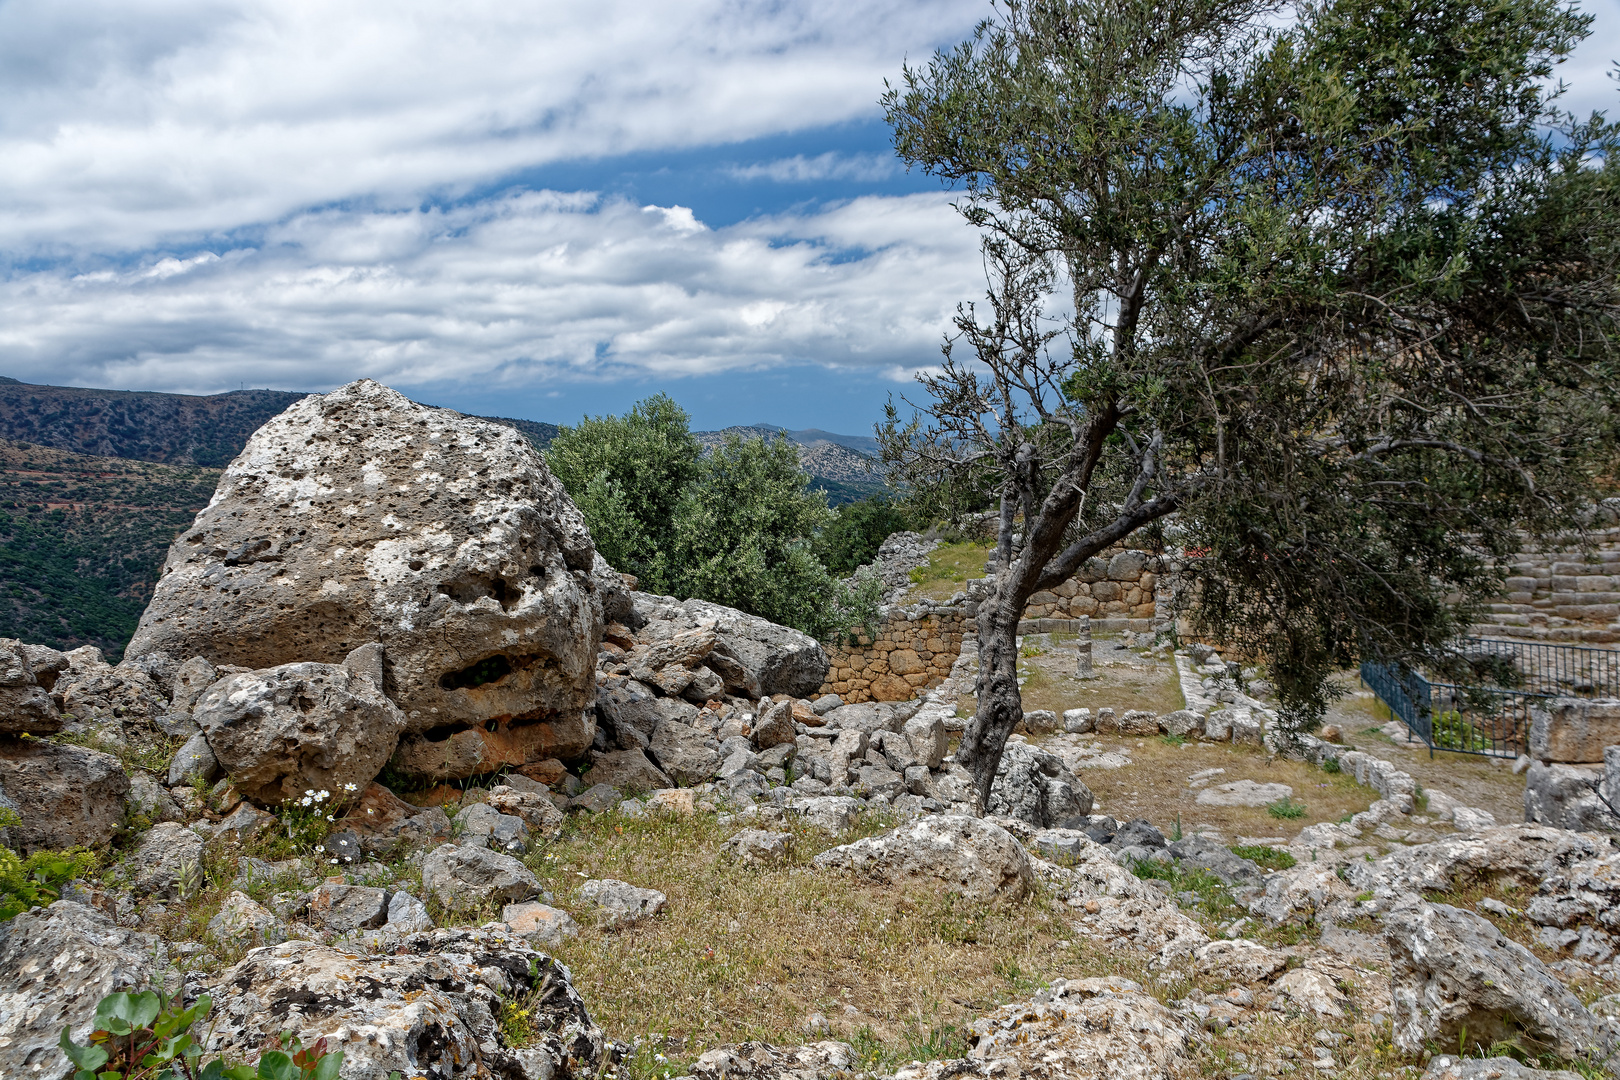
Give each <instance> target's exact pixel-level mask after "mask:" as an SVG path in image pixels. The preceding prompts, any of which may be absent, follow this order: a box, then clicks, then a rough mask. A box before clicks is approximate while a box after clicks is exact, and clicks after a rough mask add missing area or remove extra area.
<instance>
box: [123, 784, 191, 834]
mask: <svg viewBox="0 0 1620 1080" xmlns="http://www.w3.org/2000/svg"><path fill="white" fill-rule="evenodd" d="M124 803H125V805H126V806H128V807H129V813H130V816H131V817H132V818H145V819H146V820H147V821H150V822H159V821H184V820H185V815H184V814H183V813H181V812H180V807H178V806H176V805H175V802H174V796H172V795H170V794H169V793H168V791H166V790H165V789H164V787H163V785H162V784H160V783H158V782H157V781H156V780H154V779H152V778H151V776H149V775H147V774H146V773H144V772H138V773H136V774H135V775H134V776H131V777H130V778H129V794H127V795H126V796H125V797H124Z"/></svg>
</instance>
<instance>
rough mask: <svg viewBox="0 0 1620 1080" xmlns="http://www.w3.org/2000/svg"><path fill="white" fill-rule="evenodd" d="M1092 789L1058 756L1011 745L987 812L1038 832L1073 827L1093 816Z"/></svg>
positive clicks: (1002, 757) (1037, 749)
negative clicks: (1018, 821) (1011, 819)
mask: <svg viewBox="0 0 1620 1080" xmlns="http://www.w3.org/2000/svg"><path fill="white" fill-rule="evenodd" d="M1091 804H1092V795H1091V789H1090V788H1088V787H1086V785H1085V782H1084V781H1082V780H1081V779H1080V778H1079V777H1078V776H1075V775H1074V773H1073V772H1071V771H1070V770H1069V767H1068V766H1067V765H1065V764H1063V759H1062V758H1060V757H1058V756H1057V755H1056V754H1053V753H1050V752H1048V751H1046V750H1042V749H1041V748H1040V747H1037V746H1031V745H1029V744H1028V743H1018V742H1009V743H1008V744H1007V748H1006V750H1005V751H1003V752H1002V755H1001V767H1000V768H999V769H998V770H997V771H996V779H995V783H994V784H993V785H991V788H990V800H989V802H988V804H987V805H986V809H987V810H988V811H989V812H990V813H992V814H998V815H1004V816H1006V817H1012V818H1017V819H1018V820H1020V821H1027V822H1029V823H1030V824H1031V825H1033V826H1035V827H1036V828H1037V829H1052V828H1072V827H1074V826H1075V824H1076V823H1077V822H1078V823H1081V824H1083V823H1084V820H1085V818H1086V817H1087V816H1088V815H1089V814H1090V813H1091Z"/></svg>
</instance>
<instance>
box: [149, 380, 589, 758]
mask: <svg viewBox="0 0 1620 1080" xmlns="http://www.w3.org/2000/svg"><path fill="white" fill-rule="evenodd" d="M594 560H595V551H594V548H593V546H592V543H591V537H590V533H589V532H588V531H587V530H586V527H585V522H584V519H583V518H582V517H581V516H580V513H579V511H578V510H577V509H576V508H575V507H574V505H573V503H572V502H570V501H569V499H568V496H567V495H566V494H564V492H563V489H562V485H561V484H560V483H559V482H558V481H557V480H556V479H555V478H554V477H553V476H552V475H551V473H550V472H549V470H548V469H547V468H546V465H545V461H544V459H542V458H541V456H540V454H539V453H538V452H537V451H536V450H535V449H534V447H533V445H532V444H530V443H529V441H528V440H527V439H526V438H525V437H524V436H523V435H522V434H520V433H518V432H516V431H514V430H512V429H510V428H506V427H503V426H501V425H499V424H493V423H489V422H486V421H481V420H474V419H470V418H468V417H465V416H462V415H460V414H458V413H454V412H450V411H448V410H444V409H433V408H428V407H427V406H424V405H418V404H416V403H415V402H412V401H410V400H408V399H406V398H405V397H404V396H402V395H400V394H398V393H396V392H395V391H393V390H390V389H389V388H388V387H386V386H383V385H381V384H380V383H376V382H373V381H371V380H369V379H362V380H360V381H358V382H354V383H350V384H349V385H347V386H344V387H342V388H340V389H338V390H334V391H333V392H332V393H330V394H324V395H315V396H311V397H308V398H305V399H303V400H302V401H300V402H298V403H297V404H295V405H293V406H292V407H291V408H289V409H288V410H287V411H286V412H284V413H282V414H281V415H280V416H277V417H276V418H274V419H273V420H271V421H270V422H269V423H267V424H265V426H264V427H262V428H260V429H259V431H258V432H257V433H255V434H254V435H253V437H252V438H251V439H250V440H249V441H248V444H247V446H246V447H245V448H244V449H243V451H242V453H241V455H240V456H239V457H237V459H236V460H235V461H233V462H232V463H231V464H230V466H229V468H227V469H226V470H225V474H224V476H223V477H222V478H221V480H220V484H219V488H218V489H217V490H216V491H215V493H214V498H213V501H212V502H211V503H210V504H209V505H208V508H207V509H205V510H204V511H203V512H202V513H200V514H198V515H197V520H196V522H195V523H194V524H193V525H192V527H191V528H190V529H189V530H187V531H186V532H185V533H184V534H182V535H181V536H180V538H179V539H177V540H176V541H175V542H174V544H173V546H172V547H171V548H170V549H169V558H168V561H167V563H166V564H165V566H164V572H163V577H162V579H161V580H160V581H159V583H158V585H157V588H156V590H155V593H154V596H153V599H152V602H151V604H150V605H149V606H148V607H147V609H146V613H145V614H144V615H143V616H142V618H141V623H140V627H139V629H138V630H137V631H136V633H135V638H134V640H133V641H131V643H130V646H129V650H128V655H129V656H131V657H139V656H143V655H145V654H148V653H153V652H159V651H161V652H166V653H168V654H169V655H170V656H173V657H190V656H199V655H200V656H204V657H207V658H208V659H209V660H210V661H212V662H213V663H215V664H220V665H240V666H243V667H248V668H256V669H262V668H269V667H274V666H276V665H280V664H287V663H295V662H303V661H316V662H321V663H329V664H337V663H341V662H342V661H343V659H344V658H345V657H346V656H347V655H348V654H349V653H350V652H352V651H353V650H354V649H356V648H357V647H359V646H361V645H366V644H370V643H374V642H375V643H380V644H381V645H382V647H383V648H382V653H383V665H384V687H385V689H386V692H387V694H388V696H389V697H391V698H392V699H393V700H394V701H395V702H396V703H397V704H398V705H399V707H400V708H401V709H402V710H403V711H404V713H405V717H406V724H405V729H404V733H403V735H402V737H401V740H400V744H399V749H398V751H397V753H396V755H395V759H394V760H395V765H396V767H400V768H403V769H405V770H406V771H409V772H413V773H418V774H422V775H427V776H436V777H446V778H447V777H458V776H469V775H473V774H476V773H482V772H489V771H492V770H494V769H496V768H499V767H500V766H502V765H522V764H524V763H527V762H533V761H539V760H543V759H545V758H552V757H556V758H564V759H567V758H571V757H576V756H578V755H579V754H581V753H583V752H584V750H585V749H586V747H588V746H589V745H590V742H591V738H592V735H593V734H594V721H593V720H592V719H591V713H590V711H589V710H590V709H591V707H592V705H593V702H594V697H595V690H594V684H593V667H594V663H595V656H596V650H597V646H598V644H599V642H600V639H601V634H602V603H601V597H600V591H599V588H598V585H597V583H596V582H595V581H594V580H593V578H592V575H591V570H592V564H593V562H594Z"/></svg>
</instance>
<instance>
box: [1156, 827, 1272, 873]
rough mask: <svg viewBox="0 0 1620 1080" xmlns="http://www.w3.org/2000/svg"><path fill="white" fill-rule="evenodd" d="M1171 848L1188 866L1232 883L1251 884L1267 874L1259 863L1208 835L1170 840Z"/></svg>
mask: <svg viewBox="0 0 1620 1080" xmlns="http://www.w3.org/2000/svg"><path fill="white" fill-rule="evenodd" d="M1169 849H1170V854H1172V855H1174V856H1175V857H1176V858H1177V859H1180V860H1181V865H1182V866H1183V867H1184V868H1185V869H1188V870H1207V871H1209V872H1210V873H1211V874H1214V875H1215V876H1216V877H1218V878H1220V879H1221V880H1222V881H1223V882H1225V883H1226V884H1228V885H1238V884H1249V883H1252V882H1256V881H1259V880H1260V879H1261V878H1262V877H1264V876H1265V875H1264V874H1263V873H1262V872H1261V870H1260V867H1259V866H1257V865H1256V864H1255V863H1253V862H1250V861H1249V860H1248V859H1244V858H1240V857H1238V856H1237V855H1234V854H1232V852H1231V850H1230V849H1229V848H1227V847H1225V846H1224V845H1222V844H1218V843H1216V842H1215V841H1213V840H1211V839H1209V838H1208V837H1204V836H1188V837H1185V838H1183V839H1181V840H1177V841H1175V842H1174V843H1172V844H1170V846H1169Z"/></svg>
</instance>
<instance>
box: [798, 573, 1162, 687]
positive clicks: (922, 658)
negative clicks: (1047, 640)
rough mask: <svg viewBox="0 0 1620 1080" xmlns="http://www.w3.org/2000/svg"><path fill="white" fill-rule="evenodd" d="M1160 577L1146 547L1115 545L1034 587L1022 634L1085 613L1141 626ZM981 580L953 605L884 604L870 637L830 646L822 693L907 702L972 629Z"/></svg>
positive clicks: (1148, 619)
mask: <svg viewBox="0 0 1620 1080" xmlns="http://www.w3.org/2000/svg"><path fill="white" fill-rule="evenodd" d="M1165 587H1166V583H1165V580H1164V578H1163V577H1162V576H1161V575H1160V573H1159V560H1158V558H1157V557H1156V556H1154V555H1151V554H1149V553H1148V552H1145V551H1117V552H1113V553H1111V554H1109V555H1101V556H1098V557H1097V558H1094V559H1091V560H1089V561H1088V562H1087V563H1086V565H1085V566H1084V567H1082V568H1081V570H1080V572H1079V573H1077V574H1076V575H1075V576H1074V577H1072V578H1070V579H1069V580H1068V581H1065V582H1064V583H1063V584H1061V585H1059V586H1058V587H1057V588H1055V589H1053V590H1052V591H1051V592H1038V593H1036V594H1035V595H1034V596H1032V597H1030V600H1029V604H1028V605H1027V606H1026V607H1025V608H1024V619H1025V622H1024V623H1022V624H1020V627H1019V632H1020V633H1049V632H1054V631H1063V630H1072V629H1074V626H1072V625H1071V620H1076V619H1079V618H1081V617H1089V618H1090V619H1091V625H1092V627H1093V628H1094V629H1097V630H1103V631H1118V630H1135V631H1146V630H1148V629H1149V628H1150V627H1151V625H1152V620H1153V618H1154V616H1155V613H1156V612H1157V610H1158V600H1159V599H1160V597H1159V596H1158V594H1159V593H1160V592H1162V591H1163V590H1164V588H1165ZM982 589H983V586H982V585H980V584H979V583H978V582H969V583H968V587H967V588H966V589H965V590H964V591H963V592H962V593H959V594H958V595H957V596H956V597H953V598H952V603H950V604H947V605H936V604H932V603H929V602H926V601H925V602H923V603H921V604H917V605H914V606H912V607H906V608H890V609H887V610H886V613H885V615H884V619H883V623H882V625H881V626H880V627H879V629H878V634H877V638H876V639H875V640H873V639H869V638H865V637H862V638H860V639H859V640H858V641H857V643H856V644H855V645H853V646H840V647H837V648H834V649H831V650H829V652H830V655H831V657H832V667H831V668H830V669H829V671H828V674H827V682H826V683H825V684H824V685H823V686H822V688H821V693H823V694H837V695H838V696H839V697H841V698H843V699H844V700H845V701H846V702H861V701H906V700H909V699H910V698H913V697H916V696H919V695H920V694H921V693H922V692H924V691H926V690H929V689H931V688H933V687H935V686H938V685H939V684H940V683H941V682H943V681H944V679H945V677H946V676H947V675H949V674H950V672H951V665H952V664H954V663H955V662H956V658H957V657H958V656H960V655H961V653H962V637H963V635H964V634H972V633H973V632H974V617H975V616H976V615H977V614H978V608H979V605H978V598H979V596H980V595H982Z"/></svg>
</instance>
